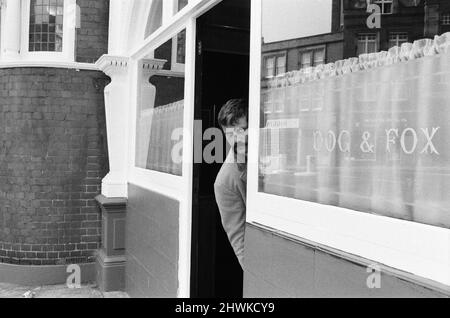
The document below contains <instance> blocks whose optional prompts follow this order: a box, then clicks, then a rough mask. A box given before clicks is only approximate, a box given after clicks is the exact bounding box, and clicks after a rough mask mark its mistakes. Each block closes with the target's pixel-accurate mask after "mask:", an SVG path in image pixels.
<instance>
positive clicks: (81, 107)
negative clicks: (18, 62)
mask: <svg viewBox="0 0 450 318" xmlns="http://www.w3.org/2000/svg"><path fill="white" fill-rule="evenodd" d="M106 80H107V78H106V77H105V75H103V73H100V72H95V71H75V70H64V69H45V68H15V69H1V70H0V262H6V263H13V264H24V265H30V264H32V265H52V264H65V263H85V262H90V261H92V260H93V252H94V250H96V249H97V248H98V247H99V244H100V228H101V227H100V215H99V209H98V207H97V206H96V203H95V201H94V197H95V196H96V195H97V194H99V192H100V186H101V179H102V178H103V176H104V175H105V174H106V173H105V172H106V171H107V169H108V164H107V158H106V153H107V151H106V131H105V118H104V101H103V88H104V85H105V83H106Z"/></svg>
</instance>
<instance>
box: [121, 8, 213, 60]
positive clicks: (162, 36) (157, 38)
mask: <svg viewBox="0 0 450 318" xmlns="http://www.w3.org/2000/svg"><path fill="white" fill-rule="evenodd" d="M221 1H222V0H189V3H188V5H187V6H186V7H184V8H183V9H182V10H181V11H179V12H178V13H177V14H175V15H174V16H172V17H171V18H170V19H168V20H167V21H163V25H162V26H161V27H160V28H159V29H158V30H156V31H155V32H153V33H152V34H151V35H149V36H148V37H147V38H146V39H145V40H144V41H143V42H142V43H141V44H140V45H139V46H137V47H135V48H132V49H131V50H130V51H129V55H130V56H131V58H133V59H142V58H144V57H145V56H146V55H147V54H148V53H150V52H151V51H153V50H154V49H156V48H157V47H159V46H160V45H162V44H164V43H165V41H167V40H168V38H171V37H173V36H174V35H175V34H177V33H178V32H180V31H181V30H183V29H184V28H185V26H186V24H187V23H188V21H189V20H190V19H191V18H197V17H199V16H200V15H202V14H203V13H204V12H206V11H208V10H209V9H211V8H212V7H214V6H215V5H216V4H218V3H219V2H221Z"/></svg>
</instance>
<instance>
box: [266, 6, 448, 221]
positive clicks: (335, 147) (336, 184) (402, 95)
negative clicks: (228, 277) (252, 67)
mask: <svg viewBox="0 0 450 318" xmlns="http://www.w3.org/2000/svg"><path fill="white" fill-rule="evenodd" d="M378 2H379V3H380V4H381V5H382V6H383V10H384V11H383V12H391V11H392V1H378ZM355 3H362V2H355ZM335 11H336V10H333V2H332V1H331V0H330V1H309V0H296V1H283V5H282V6H281V8H280V1H279V0H264V1H263V2H262V23H261V25H262V36H261V38H263V39H264V41H263V42H262V44H261V45H262V47H261V52H263V53H262V61H263V65H265V70H266V75H271V76H272V77H266V78H264V77H263V78H261V85H260V94H261V95H260V111H261V113H262V115H261V116H262V118H261V120H260V121H259V122H260V125H261V127H260V131H259V142H260V145H259V148H258V149H259V162H258V168H259V179H258V181H259V188H258V191H259V192H260V193H264V194H270V195H275V196H279V197H288V198H294V199H298V200H301V201H310V202H314V203H319V204H323V205H328V206H337V207H341V208H346V209H350V210H354V211H359V212H363V213H371V214H377V215H382V216H387V217H392V218H397V219H403V220H408V221H413V222H418V223H425V224H430V225H433V226H438V227H444V228H449V227H450V214H449V213H448V207H449V206H450V196H449V195H448V193H450V178H449V171H450V148H449V147H448V146H447V145H448V142H449V140H450V128H449V122H450V109H449V107H448V100H449V99H450V80H449V79H450V72H449V69H450V60H449V59H448V51H446V48H447V47H448V43H449V37H448V35H445V34H444V35H442V36H439V35H438V34H436V33H434V34H431V37H430V38H427V39H423V40H419V41H416V42H414V44H413V43H411V45H409V46H408V45H403V47H402V50H389V52H379V53H377V52H378V50H379V43H378V42H379V35H378V34H377V33H375V32H373V31H372V29H370V28H369V27H367V30H365V29H364V30H361V32H360V33H359V34H358V33H356V34H355V33H351V32H345V33H344V34H343V35H342V34H341V33H339V32H335V31H334V30H333V25H335V23H333V19H337V21H339V19H340V15H339V12H336V13H335ZM323 17H328V18H323ZM366 18H367V16H364V17H361V16H360V15H345V16H344V24H345V26H346V27H349V26H355V25H365V22H366ZM311 21H314V23H312V22H311ZM405 25H410V29H405V28H404V26H405ZM388 27H389V28H390V29H395V28H396V29H399V28H402V30H405V31H404V33H403V32H395V33H391V34H390V36H389V42H390V44H391V46H392V45H394V44H395V45H400V44H401V43H403V42H404V41H407V40H408V34H409V33H410V32H418V31H417V29H422V30H425V29H426V28H427V25H426V23H425V22H424V18H423V15H422V16H417V17H411V15H410V14H409V13H404V14H402V13H401V12H400V13H399V14H398V15H397V16H396V18H395V20H393V21H390V22H389V25H388V24H387V22H386V26H382V28H381V30H380V32H383V33H384V32H386V31H387V30H386V29H384V28H388ZM333 32H335V34H336V36H338V35H339V36H342V40H341V42H339V43H335V44H334V47H333V50H328V51H327V58H328V56H329V59H330V60H334V61H336V62H334V63H328V64H325V65H319V66H315V67H314V64H321V63H323V60H324V57H325V54H320V55H318V57H317V59H316V58H314V55H315V54H314V53H315V52H312V51H308V50H306V51H305V52H301V53H302V54H301V57H299V59H300V63H298V64H299V65H298V69H297V70H295V69H291V68H290V67H289V72H288V73H285V74H280V75H279V76H276V77H273V75H276V74H275V73H276V71H275V68H276V67H277V65H278V63H277V62H276V60H275V57H276V56H277V52H276V51H275V50H274V47H275V44H276V46H277V47H280V52H279V53H278V54H279V55H283V54H285V53H284V52H286V51H289V50H290V49H293V50H294V49H296V48H298V47H305V46H307V45H308V44H309V43H311V42H314V43H320V44H322V45H323V46H326V45H329V42H326V39H325V38H324V36H323V35H324V34H328V35H333ZM436 32H437V30H436ZM419 33H420V34H424V32H423V31H421V32H419ZM435 36H437V37H436V38H435ZM321 41H322V42H321ZM356 43H357V52H355V53H357V55H356V54H355V55H354V56H347V55H348V48H349V47H352V46H353V45H354V44H356ZM290 46H292V47H290ZM281 48H282V49H281ZM269 49H270V50H271V53H270V55H269V56H267V53H265V52H267V51H268V50H269ZM445 52H447V53H445ZM364 53H375V54H371V55H370V56H364V55H363V56H360V54H364ZM343 56H344V57H346V59H345V60H343V59H342V57H343ZM264 61H265V63H264ZM304 67H312V68H310V69H308V71H305V70H301V68H304ZM280 202H286V204H288V203H289V204H291V203H293V202H292V201H291V200H286V201H280ZM286 213H288V212H286ZM289 213H291V212H289ZM292 213H295V212H292ZM283 217H284V216H283ZM301 217H303V216H301ZM301 217H300V218H301Z"/></svg>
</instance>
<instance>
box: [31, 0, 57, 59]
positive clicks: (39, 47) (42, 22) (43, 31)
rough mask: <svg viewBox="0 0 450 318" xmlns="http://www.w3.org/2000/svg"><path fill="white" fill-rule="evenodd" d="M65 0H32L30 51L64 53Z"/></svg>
mask: <svg viewBox="0 0 450 318" xmlns="http://www.w3.org/2000/svg"><path fill="white" fill-rule="evenodd" d="M63 18H64V0H31V2H30V26H29V51H30V52H33V51H34V52H38V51H47V52H62V50H63Z"/></svg>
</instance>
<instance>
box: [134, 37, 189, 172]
mask: <svg viewBox="0 0 450 318" xmlns="http://www.w3.org/2000/svg"><path fill="white" fill-rule="evenodd" d="M182 34H185V31H182V32H181V33H180V34H179V35H178V36H177V37H176V38H178V39H179V38H181V37H185V36H184V35H182ZM178 43H180V41H178ZM173 45H176V43H175V41H173V40H170V41H168V42H166V43H164V44H163V45H161V46H160V47H158V48H157V49H156V50H155V52H154V57H155V59H158V62H159V63H161V62H164V66H163V68H162V70H160V71H154V67H152V66H151V63H152V61H151V60H150V61H149V60H143V61H142V62H141V65H140V72H141V74H140V78H141V83H140V87H139V105H138V110H137V122H136V167H138V168H143V169H148V170H153V171H158V172H163V173H168V174H173V175H178V176H180V175H181V174H182V160H181V159H182V145H183V139H182V133H183V131H182V129H183V113H184V76H183V75H182V74H183V72H173V71H172V67H171V64H172V63H175V62H176V61H175V60H172V57H173V55H172V46H173ZM184 50H185V45H182V46H178V50H177V52H178V54H177V59H178V56H183V57H184V56H185V52H184ZM177 61H178V62H180V60H177ZM149 63H150V64H149Z"/></svg>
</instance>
